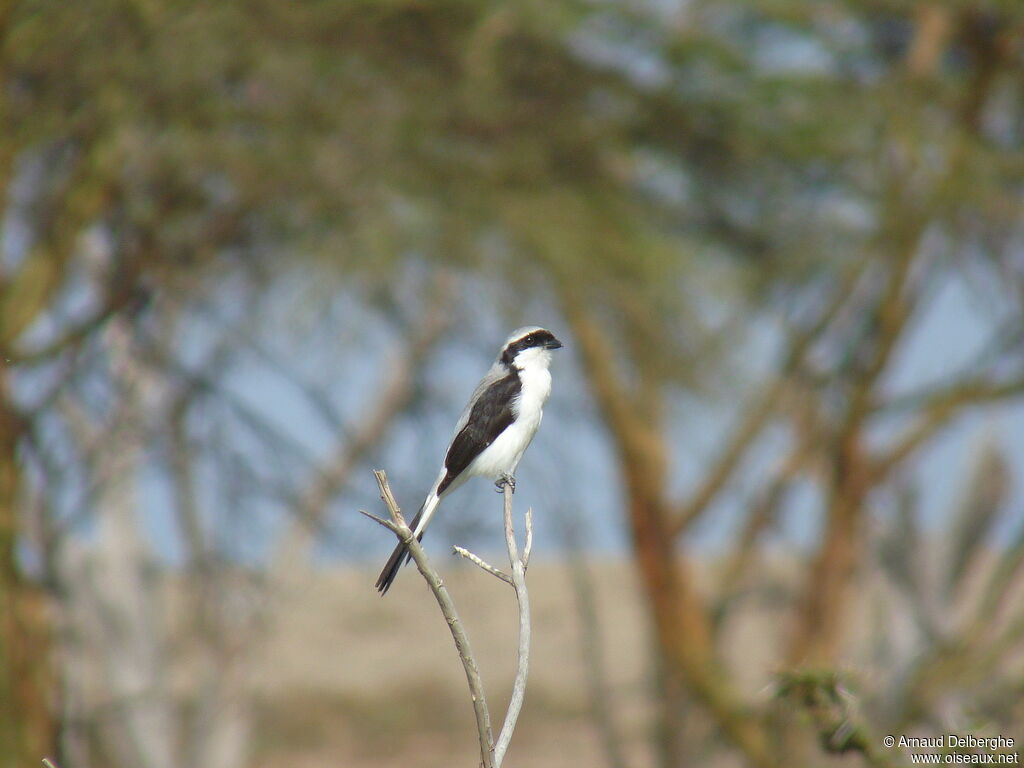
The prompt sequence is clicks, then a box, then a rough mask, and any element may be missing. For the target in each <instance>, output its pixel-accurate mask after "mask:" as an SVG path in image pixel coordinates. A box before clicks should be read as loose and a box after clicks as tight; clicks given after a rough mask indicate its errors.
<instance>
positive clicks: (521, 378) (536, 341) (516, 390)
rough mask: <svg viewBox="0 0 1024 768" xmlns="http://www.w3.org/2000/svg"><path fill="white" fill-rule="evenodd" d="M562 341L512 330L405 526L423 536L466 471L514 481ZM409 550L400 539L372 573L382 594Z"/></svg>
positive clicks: (537, 331) (532, 329)
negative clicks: (553, 353)
mask: <svg viewBox="0 0 1024 768" xmlns="http://www.w3.org/2000/svg"><path fill="white" fill-rule="evenodd" d="M561 346H562V342H560V341H559V340H558V339H556V338H555V336H554V334H553V333H551V331H548V330H545V329H544V328H539V327H537V326H528V327H526V328H520V329H519V330H517V331H514V332H513V333H512V335H511V336H509V337H508V340H507V341H506V342H505V346H504V347H502V349H501V354H500V355H499V356H498V359H497V360H496V361H495V363H494V365H492V366H491V369H490V370H489V371H488V372H487V374H486V375H485V376H484V377H483V379H481V380H480V383H479V384H478V385H477V387H476V390H475V391H474V392H473V396H472V397H471V398H470V399H469V403H468V404H467V405H466V408H465V410H463V411H462V415H461V416H460V417H459V421H458V423H457V424H456V425H455V436H454V437H453V438H452V442H451V444H450V445H449V446H448V452H447V454H446V455H445V457H444V466H443V467H441V472H440V473H439V474H438V476H437V480H435V481H434V485H433V487H432V488H431V489H430V493H429V494H427V498H426V501H424V502H423V506H422V507H420V511H419V512H417V513H416V517H414V518H413V519H412V522H411V523H410V524H409V527H410V528H412V531H413V533H415V534H416V537H417V538H418V539H422V538H423V532H424V531H425V530H426V528H427V525H428V524H429V523H430V519H431V518H432V517H433V516H434V513H435V512H436V511H437V506H438V504H440V503H441V500H442V499H443V498H445V497H446V496H447V495H448V494H450V493H451V492H452V491H454V490H455V489H457V488H459V487H460V486H461V485H462V484H463V483H465V482H466V481H467V480H469V479H470V478H471V477H489V478H491V479H493V480H494V481H495V483H496V484H497V485H498V486H499V487H500V486H501V485H502V484H503V483H509V484H511V485H512V487H513V488H514V487H515V480H514V478H513V475H514V474H515V471H516V467H517V466H518V465H519V460H520V459H522V458H523V452H524V451H525V450H526V448H527V446H529V445H530V441H531V440H533V436H534V435H535V434H537V428H538V427H539V426H540V420H541V417H542V416H543V410H544V403H545V402H547V399H548V395H550V394H551V373H550V371H548V366H549V365H550V363H551V350H553V349H560V348H561ZM403 559H404V560H405V561H406V562H408V560H409V554H408V552H407V551H406V546H405V545H404V544H399V545H398V546H397V547H395V551H394V552H392V553H391V557H390V558H388V562H387V564H386V565H385V566H384V570H382V571H381V572H380V577H379V578H378V579H377V589H378V590H379V591H380V593H381V594H384V593H386V592H387V591H388V589H389V588H390V587H391V583H392V582H393V581H394V580H395V577H396V576H397V575H398V569H399V568H401V567H402V564H403Z"/></svg>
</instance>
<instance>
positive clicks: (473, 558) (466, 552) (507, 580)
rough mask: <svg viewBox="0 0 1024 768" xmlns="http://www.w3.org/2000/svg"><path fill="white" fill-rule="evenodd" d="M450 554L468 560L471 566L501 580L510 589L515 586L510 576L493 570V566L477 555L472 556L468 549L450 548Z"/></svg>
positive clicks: (495, 569)
mask: <svg viewBox="0 0 1024 768" xmlns="http://www.w3.org/2000/svg"><path fill="white" fill-rule="evenodd" d="M452 552H454V553H455V554H456V555H460V556H461V557H464V558H466V559H467V560H469V562H471V563H473V565H475V566H477V567H479V568H481V569H483V570H485V571H487V573H489V574H491V576H495V577H497V578H499V579H501V580H502V581H504V582H505V583H506V584H508V585H509V586H512V587H514V586H515V584H514V583H513V581H512V577H511V576H509V575H508V574H507V573H505V572H504V571H501V570H499V569H497V568H495V567H494V566H493V565H491V564H490V563H488V562H486V561H484V560H483V559H482V558H480V557H479V556H478V555H474V554H473V553H472V552H470V551H469V550H468V549H465V548H464V547H452Z"/></svg>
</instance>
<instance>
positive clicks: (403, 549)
mask: <svg viewBox="0 0 1024 768" xmlns="http://www.w3.org/2000/svg"><path fill="white" fill-rule="evenodd" d="M422 514H423V511H422V510H420V511H419V512H417V513H416V517H414V518H413V519H412V522H411V523H409V527H410V528H412V529H413V530H416V524H417V523H419V521H420V515H422ZM417 539H418V540H419V541H423V534H422V533H421V534H420V535H419V536H418V537H417ZM411 559H412V555H410V554H409V548H408V547H407V546H405V544H403V543H402V542H399V543H398V546H396V547H395V551H394V552H392V553H391V557H389V558H388V561H387V563H385V564H384V570H382V571H381V572H380V576H378V577H377V584H376V585H375V586H376V587H377V591H378V592H380V593H381V594H382V595H386V594H387V592H388V590H389V589H391V584H392V583H393V582H394V580H395V577H396V576H398V570H399V569H400V568H401V567H402V566H403V565H405V563H407V562H409V560H411Z"/></svg>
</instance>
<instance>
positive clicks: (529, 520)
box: [523, 507, 533, 571]
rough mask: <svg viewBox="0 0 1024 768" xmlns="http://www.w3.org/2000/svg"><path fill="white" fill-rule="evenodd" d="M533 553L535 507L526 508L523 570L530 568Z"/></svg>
mask: <svg viewBox="0 0 1024 768" xmlns="http://www.w3.org/2000/svg"><path fill="white" fill-rule="evenodd" d="M532 551H533V507H527V508H526V544H524V545H523V570H524V571H525V570H526V569H527V568H529V567H530V552H532Z"/></svg>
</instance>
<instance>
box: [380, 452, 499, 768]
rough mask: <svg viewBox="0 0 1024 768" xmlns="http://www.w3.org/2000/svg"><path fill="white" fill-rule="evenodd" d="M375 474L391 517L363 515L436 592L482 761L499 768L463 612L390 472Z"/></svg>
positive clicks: (482, 685)
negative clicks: (404, 551)
mask: <svg viewBox="0 0 1024 768" xmlns="http://www.w3.org/2000/svg"><path fill="white" fill-rule="evenodd" d="M373 476H374V477H375V478H376V479H377V486H378V487H379V488H380V497H381V499H383V500H384V504H385V506H387V508H388V514H389V515H390V517H391V520H390V521H386V520H383V519H381V518H377V517H375V516H373V515H370V514H368V513H365V512H364V513H363V514H365V515H367V517H371V518H373V519H374V520H376V521H377V522H379V523H380V524H381V525H383V526H384V527H385V528H387V529H388V530H390V531H392V532H393V533H394V534H395V535H396V536H398V538H399V539H400V540H401V541H402V543H403V544H405V546H406V547H408V548H409V554H410V555H412V559H413V561H414V562H415V563H416V567H417V568H418V569H419V571H420V573H421V574H422V575H423V578H424V579H425V580H426V582H427V585H428V586H429V587H430V591H431V592H433V593H434V597H435V599H436V600H437V604H438V606H439V607H440V608H441V613H442V614H444V618H445V621H446V622H447V623H448V629H449V630H451V633H452V639H453V640H454V641H455V648H456V650H458V652H459V658H460V659H461V660H462V667H463V669H465V671H466V682H467V683H468V684H469V693H470V696H471V698H472V699H473V714H474V715H475V716H476V727H477V736H478V737H479V741H480V760H481V763H482V765H483V768H499V766H500V765H501V762H500V760H497V759H496V758H495V754H494V751H493V748H492V746H491V745H492V744H493V743H494V742H493V736H492V733H491V715H490V712H489V711H488V709H487V699H486V698H485V697H484V684H483V680H482V679H481V677H480V668H479V667H478V666H477V663H476V657H475V656H473V651H472V649H471V648H470V646H469V637H468V636H467V635H466V631H465V629H464V628H463V626H462V620H461V619H459V615H458V613H457V612H456V610H455V603H453V602H452V598H451V595H450V594H448V588H447V587H445V585H444V582H442V581H441V577H440V575H438V573H437V571H436V570H435V569H434V567H433V565H431V563H430V560H429V559H428V558H427V553H426V552H424V551H423V547H422V546H421V545H420V543H419V541H417V539H416V536H415V535H413V532H412V531H411V530H410V529H409V526H408V525H406V523H405V519H404V518H403V517H402V512H401V510H400V509H399V508H398V502H397V501H395V497H394V494H392V493H391V488H390V486H389V485H388V478H387V475H386V474H384V472H382V471H381V470H379V469H378V470H374V472H373ZM507 514H510V513H507ZM506 724H507V718H506ZM503 732H504V729H503Z"/></svg>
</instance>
